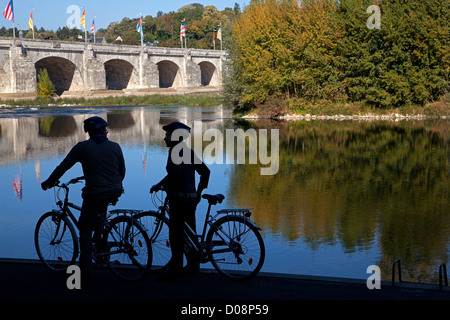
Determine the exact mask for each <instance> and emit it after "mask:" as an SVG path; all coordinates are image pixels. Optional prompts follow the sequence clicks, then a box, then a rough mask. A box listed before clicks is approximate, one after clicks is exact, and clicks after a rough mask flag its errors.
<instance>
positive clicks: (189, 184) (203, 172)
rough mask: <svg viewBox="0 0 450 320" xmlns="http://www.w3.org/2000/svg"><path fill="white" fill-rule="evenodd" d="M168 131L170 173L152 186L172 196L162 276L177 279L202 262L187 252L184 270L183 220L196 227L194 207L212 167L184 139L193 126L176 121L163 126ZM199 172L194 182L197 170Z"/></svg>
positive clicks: (168, 170)
mask: <svg viewBox="0 0 450 320" xmlns="http://www.w3.org/2000/svg"><path fill="white" fill-rule="evenodd" d="M163 130H164V131H166V136H165V138H164V141H165V143H166V145H167V147H168V148H169V156H168V159H167V165H166V171H167V175H166V176H165V177H164V178H163V179H162V180H161V181H160V182H159V183H157V184H155V185H154V186H152V187H151V189H150V192H151V193H152V192H155V191H158V190H160V189H164V190H165V191H166V192H167V196H168V199H169V240H170V248H171V251H172V259H171V261H170V264H169V271H168V272H167V274H165V275H162V276H161V277H160V279H161V280H169V281H171V280H177V279H178V278H179V277H180V276H181V274H182V273H191V274H193V273H196V272H198V271H199V266H200V265H199V262H198V261H196V260H195V257H193V256H190V255H189V254H186V260H187V265H186V267H185V268H184V270H183V247H184V232H183V228H184V223H185V222H187V223H188V225H189V226H190V227H191V228H192V230H194V231H196V223H195V210H196V207H197V204H198V203H199V202H200V197H201V193H202V191H203V189H205V188H207V187H208V182H209V175H210V170H209V169H208V167H207V166H206V165H205V164H204V163H203V162H202V161H201V160H200V159H199V158H198V157H197V156H196V154H195V153H194V151H193V150H192V149H190V148H189V147H188V146H187V144H186V143H185V141H184V139H185V138H187V137H188V136H189V133H190V130H191V128H189V127H188V126H187V125H185V124H184V123H181V122H178V121H175V122H172V123H170V124H168V125H165V126H163ZM196 172H197V173H198V174H199V175H200V181H199V184H198V187H197V188H196V186H195V173H196Z"/></svg>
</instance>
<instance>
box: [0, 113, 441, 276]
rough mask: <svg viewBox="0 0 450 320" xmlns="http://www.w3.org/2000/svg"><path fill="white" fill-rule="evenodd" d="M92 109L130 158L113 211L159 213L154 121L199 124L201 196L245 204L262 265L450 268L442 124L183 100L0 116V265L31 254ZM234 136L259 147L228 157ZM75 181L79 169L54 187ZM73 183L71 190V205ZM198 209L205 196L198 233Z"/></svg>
mask: <svg viewBox="0 0 450 320" xmlns="http://www.w3.org/2000/svg"><path fill="white" fill-rule="evenodd" d="M92 115H99V116H102V117H104V118H105V119H106V120H107V121H108V123H109V128H108V130H109V138H110V139H111V140H113V141H116V142H118V143H120V145H121V146H122V149H123V153H124V156H125V161H126V166H127V175H126V178H125V180H124V188H125V194H124V195H123V196H122V197H121V199H120V201H119V202H118V204H117V205H116V208H127V209H131V208H133V209H154V207H153V204H152V202H151V199H150V196H149V193H148V190H149V188H150V187H151V186H152V185H153V184H154V183H156V182H158V181H159V180H160V179H161V178H162V177H164V175H165V163H166V159H167V149H166V147H165V145H164V142H163V138H164V132H163V130H162V129H161V128H162V126H163V125H164V124H167V123H169V122H171V121H174V120H178V121H182V122H185V123H187V124H188V125H190V126H191V127H192V128H195V131H194V132H195V134H194V132H193V136H194V138H193V140H191V141H192V145H193V146H194V145H195V147H196V148H197V149H196V151H199V153H200V155H201V156H203V157H204V160H205V162H207V163H208V166H209V168H210V169H211V178H210V185H209V187H208V189H206V190H205V192H207V193H223V194H224V195H225V197H226V199H225V201H224V203H223V204H221V205H218V206H217V207H216V208H215V209H222V208H226V207H243V208H253V209H252V212H253V215H252V219H253V220H254V221H255V223H256V224H257V225H258V226H259V227H261V229H262V231H261V232H262V235H263V238H264V241H265V245H266V261H265V264H264V266H263V269H262V271H265V272H277V273H291V274H301V275H320V276H333V277H345V278H357V279H364V278H368V277H369V276H370V275H371V273H367V268H368V267H369V266H371V265H377V266H379V267H380V268H381V271H382V280H387V281H389V280H390V278H391V269H392V264H393V262H394V261H395V260H397V259H400V260H401V262H402V270H403V274H402V277H403V280H407V281H413V282H425V283H436V282H437V281H438V268H439V265H440V264H442V263H447V262H448V256H449V252H450V203H449V186H450V182H449V173H450V169H449V160H450V158H449V145H450V139H449V138H450V136H449V122H448V120H439V121H437V120H436V121H425V120H422V121H354V120H348V121H335V120H328V121H325V120H313V121H287V122H276V121H268V120H254V121H253V120H252V121H246V120H242V119H233V118H232V116H231V114H230V112H229V111H228V110H227V109H223V108H221V107H213V108H206V107H187V106H167V107H152V106H149V107H132V106H131V107H108V108H103V107H102V108H100V107H97V108H87V107H86V108H83V107H52V108H16V109H6V108H3V109H0V194H1V199H2V200H1V209H0V258H27V259H36V258H37V254H36V252H35V249H34V241H33V233H34V227H35V224H36V222H37V220H38V218H39V217H40V215H42V214H43V213H44V212H46V211H48V210H50V209H53V208H55V201H54V198H55V194H54V192H53V191H51V190H50V191H46V192H44V191H42V190H41V188H40V183H41V182H42V181H43V180H45V179H46V178H47V177H48V175H49V174H50V173H51V172H52V170H53V169H54V168H55V167H56V166H57V165H58V164H59V162H60V161H61V160H62V159H63V158H64V156H65V155H66V154H67V152H68V151H69V150H70V149H71V147H72V146H73V145H74V144H76V143H77V142H78V141H81V140H84V139H86V134H85V133H84V132H83V129H82V124H83V120H84V119H86V118H87V117H89V116H92ZM239 129H242V130H243V131H244V132H245V133H250V132H254V133H256V135H255V137H256V138H255V139H256V140H257V141H258V143H259V144H258V146H257V148H256V149H255V150H253V151H249V150H251V147H250V143H251V142H249V145H248V149H245V148H246V145H244V149H245V151H246V153H245V156H244V157H243V162H244V163H238V161H237V158H238V157H239V153H238V151H239V145H238V144H236V145H234V144H233V146H236V149H235V150H234V151H235V152H234V155H233V156H230V152H233V150H230V148H229V147H230V146H231V144H230V145H227V144H226V137H227V136H226V132H227V130H228V131H232V132H238V130H239ZM264 129H266V130H264ZM207 132H208V133H209V134H206V133H207ZM211 133H213V134H211ZM261 133H265V134H266V135H265V136H264V135H261ZM196 137H197V138H196ZM264 137H267V139H266V140H264V139H263V138H264ZM196 139H197V140H196ZM248 140H249V141H250V139H248ZM196 142H198V143H197V144H195V143H196ZM261 142H265V143H266V144H264V143H263V144H261ZM227 146H228V147H227ZM240 147H242V145H241V146H240ZM266 147H267V150H266V151H267V152H266V153H265V157H263V154H261V149H265V148H266ZM252 152H253V153H252ZM254 152H257V153H258V152H259V153H258V156H257V157H256V163H255V160H254V159H255V158H254V157H253V156H254V155H255V154H254ZM268 156H270V157H269V158H268ZM264 159H266V162H263V160H264ZM267 159H269V160H270V163H269V164H268V162H267ZM269 166H272V169H274V170H272V172H269V174H267V173H266V174H262V173H263V170H262V169H264V168H266V169H267V168H268V167H269ZM81 174H82V171H81V166H80V165H75V166H74V167H73V168H72V169H70V170H69V171H68V172H67V173H66V174H65V175H64V177H63V178H62V180H63V181H66V180H67V181H68V180H69V179H70V178H72V177H75V176H79V175H81ZM81 188H82V185H76V186H74V187H73V188H72V189H71V200H72V201H73V202H75V203H81V196H80V190H81ZM205 210H206V204H205V203H204V202H201V203H200V205H199V207H198V210H197V226H198V231H201V227H202V223H203V220H202V219H203V218H204V214H203V213H204V212H205Z"/></svg>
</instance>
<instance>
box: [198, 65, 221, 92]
mask: <svg viewBox="0 0 450 320" xmlns="http://www.w3.org/2000/svg"><path fill="white" fill-rule="evenodd" d="M198 65H199V66H200V73H201V85H202V86H217V85H219V77H218V72H217V68H216V66H215V65H214V64H212V63H211V62H209V61H203V62H200V63H199V64H198Z"/></svg>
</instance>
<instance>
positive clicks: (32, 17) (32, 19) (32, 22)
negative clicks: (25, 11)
mask: <svg viewBox="0 0 450 320" xmlns="http://www.w3.org/2000/svg"><path fill="white" fill-rule="evenodd" d="M33 11H36V9H35V8H33V9H31V24H32V28H31V30H33V40H34V16H33Z"/></svg>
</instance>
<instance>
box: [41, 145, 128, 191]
mask: <svg viewBox="0 0 450 320" xmlns="http://www.w3.org/2000/svg"><path fill="white" fill-rule="evenodd" d="M77 162H80V163H81V166H82V168H83V174H84V177H85V179H86V186H85V187H84V188H83V192H84V193H88V194H93V193H101V192H110V191H118V190H122V181H123V179H124V177H125V160H124V158H123V154H122V149H121V148H120V145H119V144H118V143H116V142H112V141H109V140H105V141H103V142H101V143H96V142H94V141H93V140H92V139H89V140H86V141H82V142H79V143H77V144H76V145H75V146H74V147H73V148H72V150H70V152H69V153H68V154H67V156H66V158H65V159H64V160H63V161H62V162H61V164H60V165H59V166H57V167H56V169H55V170H54V171H53V173H52V174H51V175H50V177H49V178H48V180H47V182H48V183H49V184H50V185H53V183H54V182H56V181H57V180H59V178H61V176H62V175H63V174H64V173H65V172H66V171H67V170H69V169H70V168H72V166H73V165H74V164H75V163H77Z"/></svg>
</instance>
